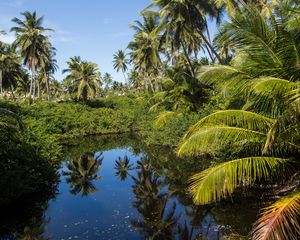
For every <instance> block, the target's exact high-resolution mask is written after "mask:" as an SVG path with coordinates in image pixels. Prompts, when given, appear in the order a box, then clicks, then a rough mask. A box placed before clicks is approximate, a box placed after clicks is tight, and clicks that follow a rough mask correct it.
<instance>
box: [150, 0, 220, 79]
mask: <svg viewBox="0 0 300 240" xmlns="http://www.w3.org/2000/svg"><path fill="white" fill-rule="evenodd" d="M149 7H158V8H159V15H160V17H161V19H162V20H161V27H162V28H163V29H164V35H163V36H164V37H165V43H166V45H167V47H170V48H171V52H172V53H178V52H179V51H180V50H182V52H183V54H184V56H185V58H186V61H187V63H188V65H189V67H190V70H191V73H192V75H193V77H195V73H194V68H193V65H192V63H191V59H190V54H191V53H192V52H194V53H195V55H197V53H198V52H199V51H200V48H199V46H200V44H202V43H204V44H205V45H206V46H207V50H208V53H209V54H210V57H211V58H212V60H213V61H214V58H213V56H215V57H216V58H217V59H218V61H219V62H220V63H222V59H221V58H220V56H219V54H218V53H217V52H216V50H215V49H214V47H213V45H212V43H211V42H210V40H208V37H209V38H210V36H208V37H207V36H205V34H204V33H203V32H204V31H207V30H208V26H207V19H206V16H205V15H204V14H203V12H205V13H208V14H209V15H211V16H215V15H217V12H216V8H215V6H214V5H213V4H211V3H209V2H208V1H200V2H199V1H194V0H183V1H176V0H172V1H171V0H155V1H154V2H153V3H152V4H151V5H150V6H149Z"/></svg>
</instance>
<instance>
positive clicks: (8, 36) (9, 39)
mask: <svg viewBox="0 0 300 240" xmlns="http://www.w3.org/2000/svg"><path fill="white" fill-rule="evenodd" d="M0 41H2V42H4V43H9V44H11V43H13V41H15V36H14V34H11V33H9V34H5V35H0Z"/></svg>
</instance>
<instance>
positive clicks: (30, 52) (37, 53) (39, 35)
mask: <svg viewBox="0 0 300 240" xmlns="http://www.w3.org/2000/svg"><path fill="white" fill-rule="evenodd" d="M21 15H22V16H24V17H25V19H24V20H23V21H22V20H20V19H19V18H14V19H13V20H12V21H13V22H14V23H16V24H17V25H18V26H17V27H12V28H11V31H14V32H15V34H16V40H15V41H14V43H13V44H14V45H15V46H17V47H18V48H19V50H20V53H21V56H22V58H23V62H24V64H25V65H27V66H28V68H29V69H30V70H31V73H32V77H31V82H30V90H29V97H30V98H31V97H33V98H35V91H36V84H37V82H36V71H37V70H38V68H39V67H40V65H39V60H40V58H41V57H42V56H43V55H47V52H46V51H47V50H46V49H47V43H48V42H49V41H48V37H47V36H46V35H44V33H45V32H47V31H53V30H52V29H49V28H44V27H43V19H44V18H43V17H39V18H38V17H37V15H36V12H32V13H30V12H28V11H27V12H24V13H21Z"/></svg>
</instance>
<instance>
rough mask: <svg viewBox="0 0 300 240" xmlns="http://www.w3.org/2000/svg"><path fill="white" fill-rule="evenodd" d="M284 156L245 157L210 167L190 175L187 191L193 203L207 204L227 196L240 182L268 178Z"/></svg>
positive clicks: (244, 184)
mask: <svg viewBox="0 0 300 240" xmlns="http://www.w3.org/2000/svg"><path fill="white" fill-rule="evenodd" d="M288 161H289V160H288V159H283V158H274V157H249V158H241V159H235V160H232V161H228V162H225V163H221V164H218V165H217V166H214V167H210V168H208V169H206V170H204V171H202V172H200V173H198V174H195V175H194V176H192V178H191V180H190V182H191V184H190V187H189V190H190V192H191V194H192V196H193V199H194V202H195V203H196V204H207V203H211V202H215V201H218V200H220V199H222V198H224V197H227V196H229V195H230V194H232V193H233V191H234V190H235V189H236V188H237V187H238V186H240V185H243V186H249V185H251V184H253V182H254V181H256V180H260V179H265V178H268V177H270V175H271V174H274V173H276V170H277V169H280V168H279V167H280V166H282V165H283V164H285V163H287V162H288Z"/></svg>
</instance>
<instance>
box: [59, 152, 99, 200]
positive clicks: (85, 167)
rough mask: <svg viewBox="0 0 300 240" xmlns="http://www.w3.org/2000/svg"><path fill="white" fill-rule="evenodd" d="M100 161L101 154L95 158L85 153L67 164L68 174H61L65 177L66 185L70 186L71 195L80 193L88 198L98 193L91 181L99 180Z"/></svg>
mask: <svg viewBox="0 0 300 240" xmlns="http://www.w3.org/2000/svg"><path fill="white" fill-rule="evenodd" d="M102 160H103V157H102V154H100V155H98V157H95V154H94V153H87V154H85V155H83V156H81V157H80V158H79V159H78V160H73V161H69V162H67V164H66V165H67V168H68V169H69V172H63V175H64V176H67V183H69V184H70V186H71V190H70V192H71V193H72V194H74V195H77V194H80V193H81V194H82V196H88V195H89V194H91V193H94V192H97V191H98V189H97V188H96V187H95V185H94V184H93V181H95V180H99V179H101V177H99V176H98V173H99V171H100V165H101V163H102Z"/></svg>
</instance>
